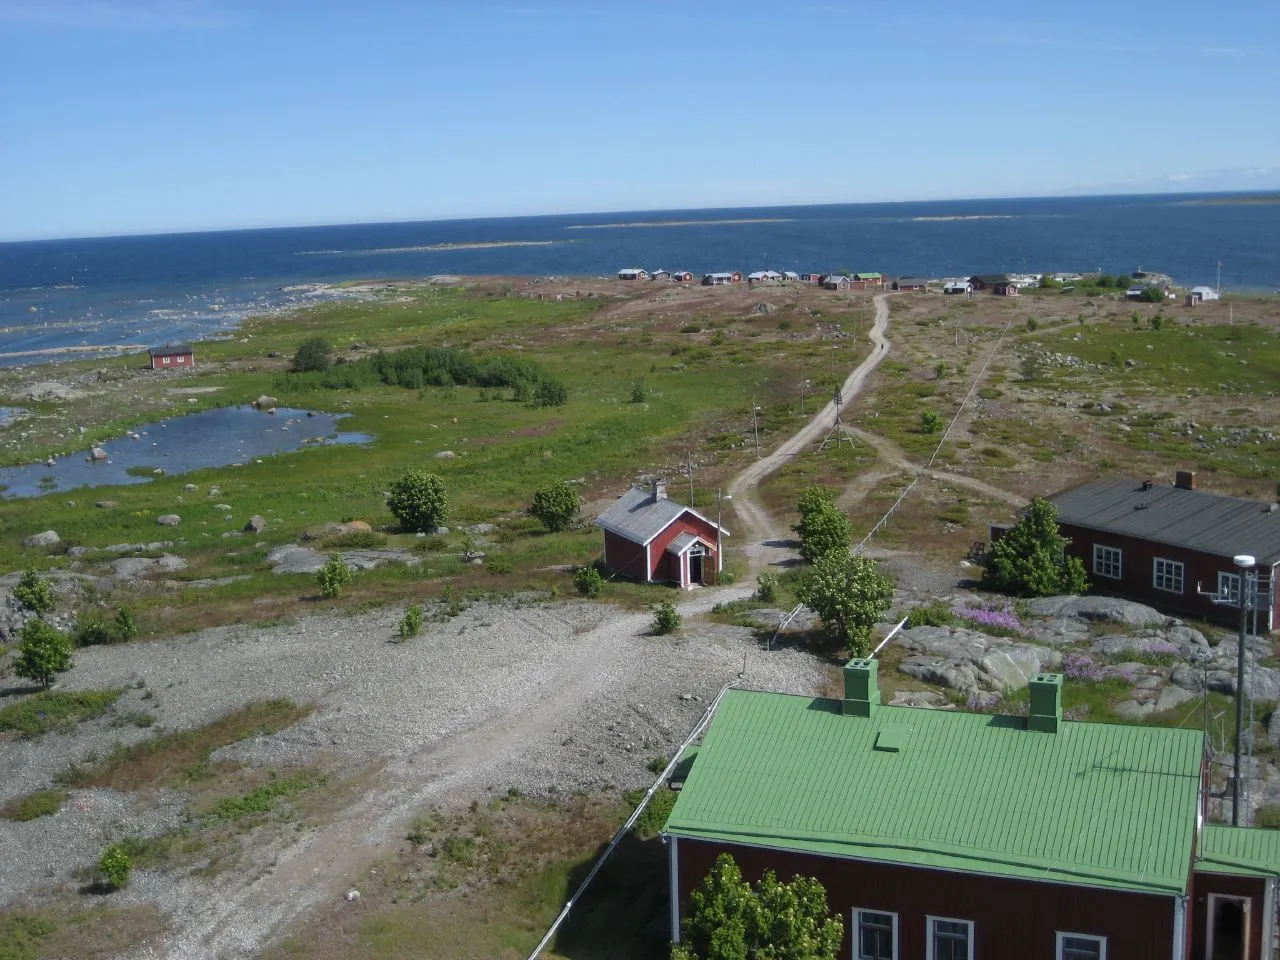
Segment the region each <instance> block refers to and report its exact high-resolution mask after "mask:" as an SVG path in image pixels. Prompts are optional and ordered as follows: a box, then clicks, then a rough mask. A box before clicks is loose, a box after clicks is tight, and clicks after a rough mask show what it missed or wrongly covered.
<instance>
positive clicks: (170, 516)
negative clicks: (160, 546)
mask: <svg viewBox="0 0 1280 960" xmlns="http://www.w3.org/2000/svg"><path fill="white" fill-rule="evenodd" d="M181 522H182V518H181V517H180V516H178V515H177V514H176V513H164V514H161V515H160V516H158V517H156V523H158V524H160V526H162V527H176V526H177V525H178V524H180V523H181Z"/></svg>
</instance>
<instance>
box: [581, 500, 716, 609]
mask: <svg viewBox="0 0 1280 960" xmlns="http://www.w3.org/2000/svg"><path fill="white" fill-rule="evenodd" d="M596 526H598V527H600V528H601V529H603V530H604V563H605V566H607V567H608V568H609V569H610V570H613V571H614V572H615V573H620V574H623V575H625V576H628V577H631V578H632V579H635V580H643V581H644V582H645V583H653V582H654V581H662V582H668V583H674V584H676V585H678V586H679V587H680V588H681V589H683V590H688V589H690V588H691V587H693V585H694V584H699V583H715V582H716V574H718V573H719V572H720V570H721V568H722V567H723V566H724V561H723V560H722V559H721V554H720V550H719V544H720V538H721V537H727V536H728V535H729V531H727V530H725V529H723V528H720V527H717V526H716V524H715V523H714V522H712V521H711V520H708V519H707V518H706V517H704V516H702V515H701V514H700V513H698V512H697V511H696V510H694V509H693V508H691V507H686V506H685V505H684V504H681V503H676V502H675V501H674V500H668V499H667V485H666V483H665V482H664V481H662V480H655V481H654V483H653V486H652V487H651V488H649V489H648V490H645V489H642V488H640V487H632V488H631V489H630V490H628V491H627V492H626V493H625V494H623V495H622V499H620V500H619V501H618V502H617V503H615V504H614V505H613V506H612V507H610V508H609V509H608V510H606V511H605V512H604V513H602V514H600V516H599V517H598V518H596Z"/></svg>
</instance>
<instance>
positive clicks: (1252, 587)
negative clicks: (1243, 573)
mask: <svg viewBox="0 0 1280 960" xmlns="http://www.w3.org/2000/svg"><path fill="white" fill-rule="evenodd" d="M1246 580H1247V582H1248V583H1249V603H1250V604H1251V605H1252V607H1253V608H1254V609H1260V607H1259V604H1258V581H1257V580H1256V579H1251V578H1246ZM1218 596H1219V597H1225V598H1226V599H1225V600H1224V601H1223V602H1224V603H1226V605H1227V606H1229V607H1238V606H1240V574H1238V573H1227V572H1225V571H1223V570H1219V571H1218Z"/></svg>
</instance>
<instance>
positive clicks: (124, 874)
mask: <svg viewBox="0 0 1280 960" xmlns="http://www.w3.org/2000/svg"><path fill="white" fill-rule="evenodd" d="M132 872H133V858H132V857H130V856H129V851H128V850H126V849H125V845H124V844H123V843H113V844H111V846H109V847H107V848H106V849H105V850H103V851H102V857H101V858H100V859H99V860H98V876H99V877H100V878H101V881H102V883H104V884H105V885H106V886H108V887H110V888H111V889H112V890H123V889H124V888H125V887H127V886H128V885H129V874H131V873H132Z"/></svg>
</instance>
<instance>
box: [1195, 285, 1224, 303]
mask: <svg viewBox="0 0 1280 960" xmlns="http://www.w3.org/2000/svg"><path fill="white" fill-rule="evenodd" d="M1219 299H1221V294H1219V293H1218V291H1217V290H1215V289H1213V287H1192V288H1191V290H1190V291H1189V292H1188V293H1187V306H1188V307H1194V306H1195V305H1196V304H1198V303H1207V302H1208V301H1210V300H1219Z"/></svg>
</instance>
